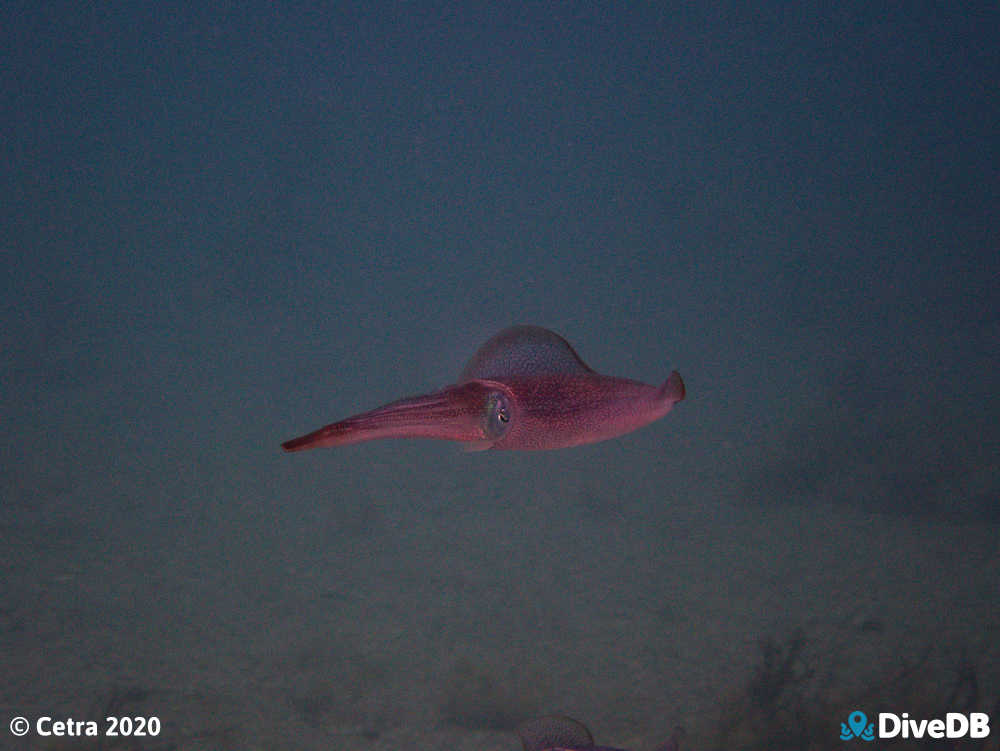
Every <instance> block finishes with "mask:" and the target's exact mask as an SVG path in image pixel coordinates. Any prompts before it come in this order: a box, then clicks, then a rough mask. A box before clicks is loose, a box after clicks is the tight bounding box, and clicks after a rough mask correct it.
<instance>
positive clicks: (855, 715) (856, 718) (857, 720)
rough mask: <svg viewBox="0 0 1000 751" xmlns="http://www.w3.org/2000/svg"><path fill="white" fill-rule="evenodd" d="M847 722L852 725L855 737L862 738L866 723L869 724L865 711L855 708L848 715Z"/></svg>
mask: <svg viewBox="0 0 1000 751" xmlns="http://www.w3.org/2000/svg"><path fill="white" fill-rule="evenodd" d="M847 724H848V725H850V726H851V730H852V731H853V732H854V737H855V738H860V737H861V734H862V733H863V732H864V731H865V725H867V724H868V718H867V717H865V713H864V712H859V711H858V710H856V709H855V710H854V711H853V712H851V713H850V714H849V715H848V716H847Z"/></svg>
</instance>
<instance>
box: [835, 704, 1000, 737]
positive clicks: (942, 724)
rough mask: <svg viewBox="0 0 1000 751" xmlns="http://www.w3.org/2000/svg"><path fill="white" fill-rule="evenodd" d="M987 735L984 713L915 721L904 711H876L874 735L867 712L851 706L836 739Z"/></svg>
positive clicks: (987, 729) (951, 713) (956, 714)
mask: <svg viewBox="0 0 1000 751" xmlns="http://www.w3.org/2000/svg"><path fill="white" fill-rule="evenodd" d="M989 734H990V718H989V715H987V714H986V713H985V712H970V713H969V714H963V713H962V712H948V714H946V715H945V716H944V719H941V718H935V719H931V720H926V719H924V720H915V719H912V718H911V717H910V715H909V714H908V713H906V712H903V713H902V714H893V713H892V712H879V715H878V735H876V734H875V723H874V722H869V721H868V717H867V715H865V713H864V712H862V711H861V710H860V709H855V710H854V711H853V712H851V713H850V714H849V715H848V716H847V722H842V723H840V740H842V741H852V740H854V739H855V738H860V739H861V740H863V741H873V740H875V738H881V739H883V740H891V739H893V738H985V737H986V736H988V735H989Z"/></svg>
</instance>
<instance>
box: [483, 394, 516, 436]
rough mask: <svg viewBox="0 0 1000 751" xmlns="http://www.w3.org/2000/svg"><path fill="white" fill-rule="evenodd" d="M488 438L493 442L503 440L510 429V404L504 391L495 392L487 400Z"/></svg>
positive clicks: (486, 427) (486, 429) (486, 430)
mask: <svg viewBox="0 0 1000 751" xmlns="http://www.w3.org/2000/svg"><path fill="white" fill-rule="evenodd" d="M484 427H485V430H484V432H485V433H486V437H487V438H489V439H491V440H497V439H498V438H501V437H502V436H503V434H504V433H506V432H507V428H508V427H510V404H509V403H508V401H507V395H506V394H504V393H503V392H502V391H493V392H491V393H490V395H489V396H488V397H487V399H486V425H485V426H484Z"/></svg>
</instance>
